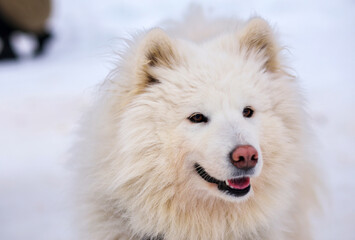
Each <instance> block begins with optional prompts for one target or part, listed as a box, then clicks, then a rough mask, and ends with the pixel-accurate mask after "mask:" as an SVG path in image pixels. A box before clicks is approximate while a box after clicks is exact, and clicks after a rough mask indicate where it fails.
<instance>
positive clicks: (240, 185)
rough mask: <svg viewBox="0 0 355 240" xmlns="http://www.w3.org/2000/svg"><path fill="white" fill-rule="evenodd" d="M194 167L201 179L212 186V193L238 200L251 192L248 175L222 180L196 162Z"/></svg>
mask: <svg viewBox="0 0 355 240" xmlns="http://www.w3.org/2000/svg"><path fill="white" fill-rule="evenodd" d="M194 168H195V171H196V173H197V174H198V175H199V176H200V177H201V178H202V180H204V181H205V182H206V183H207V184H209V185H212V186H213V188H212V191H213V192H214V195H217V196H218V197H220V198H223V199H225V200H228V201H233V202H240V201H244V200H246V199H247V198H248V197H249V196H250V195H251V194H252V186H251V183H250V177H249V176H243V177H239V178H232V179H227V180H224V181H223V180H219V179H216V178H214V177H212V176H211V175H209V174H208V173H207V172H206V170H205V169H204V168H203V167H202V166H201V165H199V164H198V163H195V165H194Z"/></svg>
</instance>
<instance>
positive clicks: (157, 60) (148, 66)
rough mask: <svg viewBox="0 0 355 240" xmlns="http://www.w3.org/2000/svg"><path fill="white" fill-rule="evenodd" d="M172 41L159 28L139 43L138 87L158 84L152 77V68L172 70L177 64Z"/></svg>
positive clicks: (177, 60) (154, 77) (176, 55)
mask: <svg viewBox="0 0 355 240" xmlns="http://www.w3.org/2000/svg"><path fill="white" fill-rule="evenodd" d="M172 41H173V40H172V39H170V38H169V37H168V35H167V34H166V33H165V32H164V31H163V30H162V29H159V28H155V29H152V30H150V31H149V32H148V33H147V34H146V35H145V36H143V39H142V40H141V42H140V43H139V46H138V53H137V61H138V69H137V77H138V80H139V85H141V87H146V86H147V85H149V84H154V83H159V79H158V78H157V77H156V76H155V75H154V73H153V70H154V68H158V67H162V68H173V67H174V66H176V65H177V64H178V62H179V58H178V54H177V51H176V50H175V48H174V45H173V43H172Z"/></svg>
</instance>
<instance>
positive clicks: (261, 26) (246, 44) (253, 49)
mask: <svg viewBox="0 0 355 240" xmlns="http://www.w3.org/2000/svg"><path fill="white" fill-rule="evenodd" d="M238 37H239V43H240V45H239V46H240V49H239V50H240V51H241V52H245V54H246V56H250V55H251V54H256V55H257V56H261V57H263V58H264V60H265V64H264V68H265V69H266V70H267V71H270V72H276V71H277V70H278V69H280V63H279V60H278V53H279V51H280V49H279V47H278V45H277V44H276V42H275V39H274V37H273V31H272V28H271V27H270V25H269V24H268V23H267V22H266V21H265V20H264V19H261V18H253V19H251V20H249V22H247V23H246V25H245V26H244V27H243V28H242V29H241V31H240V32H239V34H238Z"/></svg>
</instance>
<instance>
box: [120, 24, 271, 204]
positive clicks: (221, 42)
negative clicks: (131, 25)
mask: <svg viewBox="0 0 355 240" xmlns="http://www.w3.org/2000/svg"><path fill="white" fill-rule="evenodd" d="M143 41H144V44H142V46H141V47H140V48H141V49H140V50H138V51H140V52H143V53H144V54H143V55H142V56H141V57H138V58H137V61H138V62H140V64H138V65H140V66H142V67H141V68H140V69H139V70H138V71H137V76H138V78H139V79H140V81H138V83H137V88H139V89H140V90H139V91H138V92H140V94H139V96H138V98H137V100H135V102H134V104H132V105H131V106H133V107H132V110H131V111H129V112H128V113H126V114H127V115H129V116H130V117H131V118H132V121H137V124H138V120H137V119H140V120H139V124H140V125H145V126H146V127H147V128H149V129H150V130H149V132H150V133H154V134H153V135H154V136H149V134H146V138H147V139H150V140H147V141H146V142H150V143H151V144H154V143H157V142H159V143H160V144H161V147H160V148H159V151H161V154H164V155H165V158H164V159H165V160H164V161H169V162H170V166H175V167H174V169H175V171H176V176H179V179H184V180H183V182H185V183H186V188H189V189H190V190H191V191H194V192H199V193H201V196H202V195H203V196H204V197H208V196H211V195H212V196H214V197H219V198H222V199H224V200H228V201H241V200H245V199H247V198H248V197H249V196H251V194H252V193H253V182H254V179H257V178H258V176H259V175H260V174H261V172H262V171H263V162H264V160H263V152H262V149H263V146H262V141H261V139H262V138H263V134H265V132H266V131H265V128H266V127H267V126H270V125H273V124H274V123H275V124H277V122H273V121H272V120H271V119H272V118H273V117H272V116H273V104H274V102H273V97H272V94H274V93H273V92H272V88H273V87H275V86H274V83H273V78H272V76H273V75H274V74H275V72H276V71H277V68H278V66H277V65H278V60H277V53H276V46H275V45H274V43H273V40H272V36H271V31H270V29H269V26H268V25H267V24H266V23H265V22H264V21H262V20H259V19H254V20H251V21H250V22H249V23H248V24H247V25H246V26H244V28H243V29H242V30H240V32H238V33H234V34H230V35H224V36H221V37H219V38H217V39H214V40H211V41H210V42H206V43H203V44H200V45H195V44H191V43H187V42H183V41H181V40H172V39H170V38H169V37H167V36H166V35H165V34H164V33H163V32H162V31H160V30H153V31H151V32H150V33H148V35H147V36H146V37H145V39H144V40H143ZM142 79H143V81H142ZM135 91H137V90H135ZM147 109H148V110H147ZM134 118H135V119H134ZM142 119H144V121H145V122H143V121H142ZM141 134H144V133H143V132H142V133H141ZM275 134H276V133H275ZM152 139H155V140H152ZM166 152H168V153H169V154H166ZM167 165H169V164H167V163H164V167H163V166H162V167H161V168H162V171H164V168H165V167H166V166H167ZM177 181H178V180H177Z"/></svg>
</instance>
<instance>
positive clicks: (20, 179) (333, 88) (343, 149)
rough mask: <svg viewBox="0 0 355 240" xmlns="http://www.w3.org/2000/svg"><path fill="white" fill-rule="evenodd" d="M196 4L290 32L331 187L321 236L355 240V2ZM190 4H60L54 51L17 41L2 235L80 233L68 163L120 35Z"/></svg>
mask: <svg viewBox="0 0 355 240" xmlns="http://www.w3.org/2000/svg"><path fill="white" fill-rule="evenodd" d="M195 2H197V3H200V4H201V5H202V6H203V7H204V9H205V11H206V13H207V15H209V16H210V17H216V16H236V17H239V18H242V19H246V18H248V17H250V16H254V15H256V14H257V15H260V16H262V17H264V18H266V19H267V20H268V21H270V23H271V24H272V25H273V26H275V28H276V29H277V31H278V32H279V33H280V38H281V41H282V43H283V44H285V45H286V46H288V48H289V50H290V53H291V54H290V56H289V59H290V64H291V66H292V68H293V69H295V71H296V73H297V75H298V76H299V78H300V81H301V83H302V86H303V87H304V89H305V93H306V95H307V98H308V100H309V107H308V108H309V111H310V115H311V117H312V123H313V125H314V128H315V131H316V136H317V138H318V140H319V145H317V146H316V147H315V148H316V149H315V150H316V151H317V152H318V155H319V162H320V163H321V166H319V168H323V172H324V174H323V175H324V178H323V182H324V185H325V186H326V187H327V189H328V196H327V199H328V200H327V201H326V202H327V204H328V205H326V207H325V209H324V214H323V215H322V216H321V217H320V219H319V220H317V221H316V223H317V228H316V229H317V231H316V233H317V239H329V240H331V239H342V240H351V239H355V94H354V92H355V77H354V74H353V72H354V68H355V57H354V55H355V2H354V1H352V0H337V1H335V0H334V1H325V0H323V1H318V0H317V1H306V0H303V1H281V0H269V1H262V0H259V1H241V0H240V1H239V0H234V1H233V0H222V1H212V0H207V1H206V0H205V1H203V0H199V1H195ZM188 5H189V1H186V0H184V1H182V0H180V1H163V0H161V1H158V0H154V1H138V0H130V1H118V0H100V1H94V0H77V1H70V0H56V1H55V2H54V9H53V15H52V18H51V20H50V25H51V26H52V29H53V31H54V39H53V41H52V44H51V46H50V48H49V51H47V53H46V55H45V56H43V57H41V58H39V59H31V58H29V57H28V56H27V55H28V52H29V50H30V49H31V47H33V42H31V41H30V39H28V38H26V37H23V36H17V37H16V39H15V40H16V48H17V50H18V51H20V52H22V53H23V55H24V58H23V59H22V60H21V61H20V62H16V63H15V62H6V63H4V62H0V239H3V240H17V239H31V240H32V239H33V240H57V239H58V240H64V239H66V240H67V239H76V238H75V232H76V231H75V227H74V226H73V224H72V216H73V207H72V205H71V202H72V197H71V196H72V194H71V192H70V176H71V172H70V170H69V168H70V167H68V165H70V164H68V163H66V162H67V160H68V153H67V152H68V149H69V148H70V146H71V144H72V142H73V141H74V139H75V134H74V130H75V129H76V127H77V125H76V124H77V122H78V120H79V118H80V116H81V114H82V113H83V112H84V111H85V109H86V107H88V106H89V105H90V100H91V99H92V96H93V94H94V93H95V86H96V85H97V84H99V83H100V82H102V81H103V79H104V78H105V76H106V75H107V74H108V73H109V71H110V70H111V69H112V68H113V67H114V62H115V59H116V56H115V53H114V52H115V51H117V50H118V49H119V48H120V46H119V42H120V41H119V38H120V37H122V36H123V37H125V36H127V33H134V32H135V31H136V30H139V29H144V28H150V27H153V26H155V25H156V24H158V23H159V22H160V21H161V20H164V19H167V18H173V19H181V18H182V16H183V13H184V11H185V10H186V8H187V6H188ZM314 170H315V171H318V170H319V169H314ZM299 197H302V196H299Z"/></svg>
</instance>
